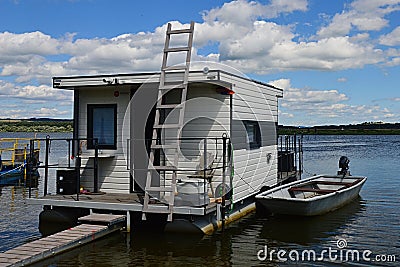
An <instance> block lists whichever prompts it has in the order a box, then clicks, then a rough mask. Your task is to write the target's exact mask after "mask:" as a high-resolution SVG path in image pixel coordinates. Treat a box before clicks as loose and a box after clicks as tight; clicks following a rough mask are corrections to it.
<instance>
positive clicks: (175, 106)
mask: <svg viewBox="0 0 400 267" xmlns="http://www.w3.org/2000/svg"><path fill="white" fill-rule="evenodd" d="M157 108H182V106H181V104H162V105H158V106H157Z"/></svg>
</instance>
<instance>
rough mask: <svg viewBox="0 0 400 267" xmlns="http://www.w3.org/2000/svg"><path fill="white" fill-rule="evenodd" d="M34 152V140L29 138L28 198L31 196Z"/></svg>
mask: <svg viewBox="0 0 400 267" xmlns="http://www.w3.org/2000/svg"><path fill="white" fill-rule="evenodd" d="M34 152H35V140H33V139H31V140H29V158H28V171H29V175H28V177H29V182H28V183H29V198H31V197H32V171H33V157H34Z"/></svg>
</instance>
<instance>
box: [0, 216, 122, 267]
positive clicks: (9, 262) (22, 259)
mask: <svg viewBox="0 0 400 267" xmlns="http://www.w3.org/2000/svg"><path fill="white" fill-rule="evenodd" d="M108 217H109V219H111V220H109V221H111V224H109V225H108V226H107V225H90V224H81V225H78V226H76V227H73V228H70V229H67V230H64V231H62V232H59V233H56V234H54V235H50V236H47V237H44V238H41V239H38V240H34V241H32V242H30V243H27V244H23V245H21V246H19V247H16V248H13V249H10V250H8V251H6V252H4V253H0V267H3V266H25V265H29V264H32V263H36V262H38V261H41V260H44V259H46V258H49V257H52V256H54V255H56V254H60V253H62V252H64V251H67V250H70V249H73V248H76V247H78V246H81V245H83V244H86V243H89V242H91V241H93V240H95V239H98V238H101V237H103V236H105V235H107V234H110V233H112V232H114V231H117V230H119V229H120V228H121V227H122V226H120V224H118V223H120V222H121V220H125V219H124V218H122V217H121V216H119V215H118V218H117V217H113V216H108ZM97 218H99V217H97Z"/></svg>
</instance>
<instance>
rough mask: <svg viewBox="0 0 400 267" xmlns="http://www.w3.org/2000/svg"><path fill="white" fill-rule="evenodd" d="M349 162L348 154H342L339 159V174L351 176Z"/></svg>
mask: <svg viewBox="0 0 400 267" xmlns="http://www.w3.org/2000/svg"><path fill="white" fill-rule="evenodd" d="M349 163H350V160H349V158H348V157H346V156H341V157H340V159H339V168H340V171H338V175H343V177H345V176H346V175H347V176H350V171H349Z"/></svg>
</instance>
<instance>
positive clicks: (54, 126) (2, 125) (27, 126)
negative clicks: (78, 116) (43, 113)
mask: <svg viewBox="0 0 400 267" xmlns="http://www.w3.org/2000/svg"><path fill="white" fill-rule="evenodd" d="M72 130H73V123H72V120H57V119H27V120H13V119H0V132H39V133H69V132H72Z"/></svg>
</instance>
